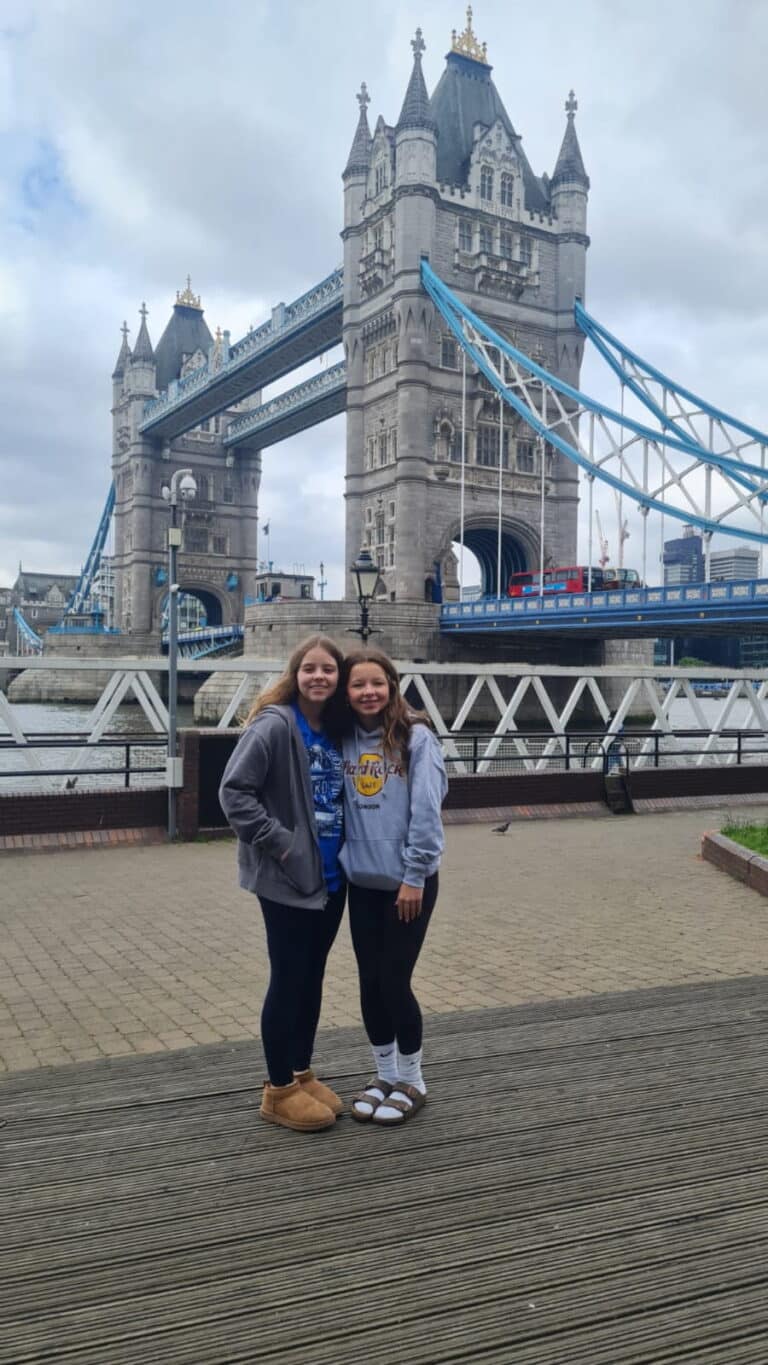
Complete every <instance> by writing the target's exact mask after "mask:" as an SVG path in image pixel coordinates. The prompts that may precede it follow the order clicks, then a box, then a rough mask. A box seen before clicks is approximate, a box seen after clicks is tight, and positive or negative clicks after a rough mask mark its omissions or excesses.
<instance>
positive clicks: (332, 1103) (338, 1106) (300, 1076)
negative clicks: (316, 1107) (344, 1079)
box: [293, 1067, 344, 1114]
mask: <svg viewBox="0 0 768 1365" xmlns="http://www.w3.org/2000/svg"><path fill="white" fill-rule="evenodd" d="M293 1075H294V1079H295V1080H297V1081H298V1082H299V1085H300V1086H301V1088H302V1090H303V1091H304V1092H305V1094H307V1095H311V1096H312V1098H313V1099H315V1100H319V1101H320V1103H321V1104H324V1105H325V1106H326V1107H327V1108H328V1109H330V1111H331V1113H332V1114H340V1113H341V1112H342V1110H343V1108H344V1101H343V1099H342V1098H341V1095H337V1094H336V1091H335V1090H331V1087H330V1086H329V1085H323V1082H322V1081H319V1080H318V1079H317V1077H316V1075H315V1073H314V1071H312V1069H311V1067H308V1068H307V1070H306V1071H294V1073H293Z"/></svg>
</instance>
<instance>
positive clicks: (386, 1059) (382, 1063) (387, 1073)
mask: <svg viewBox="0 0 768 1365" xmlns="http://www.w3.org/2000/svg"><path fill="white" fill-rule="evenodd" d="M371 1052H372V1053H373V1060H374V1062H375V1064H376V1075H377V1076H378V1077H379V1079H380V1080H382V1081H389V1083H390V1085H394V1083H395V1081H399V1080H400V1072H399V1071H398V1069H397V1062H398V1056H397V1044H396V1043H394V1042H392V1043H385V1045H384V1047H373V1045H371Z"/></svg>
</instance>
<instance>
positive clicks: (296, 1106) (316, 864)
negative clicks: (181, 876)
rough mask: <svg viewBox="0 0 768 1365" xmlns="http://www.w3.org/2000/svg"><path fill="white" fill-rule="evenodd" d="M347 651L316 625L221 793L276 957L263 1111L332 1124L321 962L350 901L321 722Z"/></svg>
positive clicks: (336, 783)
mask: <svg viewBox="0 0 768 1365" xmlns="http://www.w3.org/2000/svg"><path fill="white" fill-rule="evenodd" d="M342 659H343V656H342V654H341V651H340V650H339V648H338V646H337V645H335V644H334V642H333V641H332V640H329V639H327V638H326V637H325V636H322V635H315V636H312V637H311V638H310V639H309V640H305V641H304V642H303V644H301V645H299V647H298V649H296V650H295V651H294V653H293V655H292V656H291V658H290V660H289V663H288V668H287V670H286V672H285V673H284V675H283V677H282V678H280V679H279V680H278V682H276V683H275V684H274V686H273V687H271V688H269V689H268V691H266V692H263V693H262V694H261V696H260V697H258V699H257V700H256V702H255V704H254V706H253V708H252V710H251V713H250V715H249V716H248V720H247V722H246V728H245V730H244V731H243V734H242V735H241V737H240V740H239V742H238V744H237V747H236V749H235V751H234V753H233V754H232V757H231V758H230V760H229V763H228V764H227V767H226V769H225V772H224V776H223V778H222V780H221V786H220V788H219V801H220V803H221V808H222V810H223V811H224V814H225V815H226V817H227V820H228V821H229V823H230V825H231V826H232V829H233V830H234V831H235V834H236V835H237V840H238V843H237V861H238V867H239V872H240V885H241V886H242V887H243V888H244V889H245V890H246V891H252V892H254V894H255V895H256V896H258V898H259V903H260V905H261V911H262V915H263V917H264V926H265V929H266V933H267V948H268V951H269V962H270V971H271V975H270V982H269V989H268V991H267V994H266V998H265V1000H264V1006H263V1009H262V1014H261V1040H262V1044H263V1047H264V1053H265V1056H266V1061H267V1071H268V1073H269V1080H268V1081H267V1083H266V1085H265V1086H264V1094H263V1097H262V1102H261V1111H260V1112H261V1117H262V1118H263V1119H266V1120H267V1122H269V1123H277V1124H281V1125H282V1126H283V1127H285V1128H293V1129H297V1130H298V1131H300V1132H314V1131H316V1130H317V1129H321V1128H328V1127H330V1125H331V1124H332V1123H334V1122H335V1119H336V1115H337V1114H338V1113H339V1112H340V1111H341V1109H342V1107H343V1105H342V1102H341V1100H340V1098H339V1096H338V1095H336V1094H335V1093H334V1091H333V1090H331V1089H330V1087H329V1086H327V1085H324V1084H323V1083H322V1081H319V1080H318V1079H317V1077H316V1076H315V1074H314V1072H313V1071H312V1070H311V1062H312V1049H313V1046H314V1041H315V1032H316V1030H317V1023H318V1019H319V1017H320V1003H321V997H322V987H323V975H324V972H325V963H326V959H327V957H328V953H329V952H330V949H331V946H332V944H333V941H334V939H335V937H336V933H337V930H338V928H339V923H340V921H341V916H342V913H343V910H344V899H345V895H346V885H345V880H344V874H343V872H342V870H341V867H340V865H339V859H338V854H339V845H340V843H341V836H342V827H343V821H342V817H343V810H342V785H343V774H342V759H341V753H340V751H339V747H338V745H337V744H336V743H335V742H334V741H333V740H331V739H330V738H329V737H328V735H327V733H326V730H325V726H324V712H325V709H326V706H327V704H328V702H329V701H330V699H331V698H332V697H333V695H334V693H335V692H336V688H337V686H338V681H339V670H340V667H341V664H342Z"/></svg>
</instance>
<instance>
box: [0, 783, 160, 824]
mask: <svg viewBox="0 0 768 1365" xmlns="http://www.w3.org/2000/svg"><path fill="white" fill-rule="evenodd" d="M167 816H168V798H167V795H166V792H165V789H164V788H162V789H160V790H152V791H99V792H61V793H60V794H57V793H49V792H45V793H42V792H30V793H24V794H22V795H12V796H3V797H0V836H3V835H9V834H49V833H63V832H69V831H74V830H84V829H87V830H98V829H142V828H149V827H151V826H158V825H165V823H166V820H167Z"/></svg>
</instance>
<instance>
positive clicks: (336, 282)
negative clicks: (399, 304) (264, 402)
mask: <svg viewBox="0 0 768 1365" xmlns="http://www.w3.org/2000/svg"><path fill="white" fill-rule="evenodd" d="M342 308H343V272H342V270H341V269H339V270H335V271H334V272H333V273H332V274H331V275H329V276H328V277H327V278H326V279H325V280H321V282H320V283H319V284H317V285H314V286H313V287H312V289H310V290H308V291H307V293H306V294H302V295H301V297H300V298H298V299H295V300H294V301H293V303H289V304H282V303H281V304H278V305H277V307H276V308H274V309H273V310H272V316H271V318H269V320H268V321H267V322H265V323H262V325H261V326H260V327H256V328H254V330H253V331H251V332H248V333H247V335H246V336H244V337H243V338H242V340H241V341H238V342H236V343H235V345H234V346H231V347H230V349H229V353H228V354H225V355H224V357H223V362H222V363H221V364H220V365H219V366H218V368H213V362H212V359H211V358H210V357H209V359H208V361H207V362H206V364H205V365H201V366H200V368H199V369H197V370H193V371H192V372H191V373H190V374H187V375H185V376H184V377H183V378H182V379H178V380H174V381H173V382H172V383H171V384H170V385H169V387H168V389H166V390H165V391H164V392H163V393H161V394H159V396H158V397H157V398H154V399H152V400H150V402H148V403H147V405H146V407H145V410H144V420H143V422H142V423H141V427H140V430H141V431H142V433H143V434H144V435H146V436H152V437H154V438H156V439H161V440H166V441H169V440H172V439H173V438H174V437H175V436H181V435H182V433H183V432H185V431H189V430H191V428H192V427H195V426H197V425H198V423H200V422H202V421H204V420H205V419H206V418H208V417H213V416H215V414H216V413H218V412H222V411H223V410H224V409H225V408H227V407H232V406H234V404H236V403H240V402H242V401H243V399H245V398H247V397H248V396H249V395H250V394H252V393H255V392H257V391H258V390H260V389H263V388H266V386H267V385H268V384H272V383H274V382H275V380H277V379H280V378H282V376H283V375H286V374H290V372H291V371H292V370H296V369H298V368H299V366H300V365H304V364H306V362H307V361H309V360H314V359H315V358H316V357H317V356H319V355H322V354H323V352H324V351H328V350H330V349H331V347H333V346H336V345H338V343H339V342H340V341H341V324H342ZM241 439H242V438H241Z"/></svg>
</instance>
